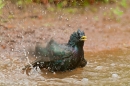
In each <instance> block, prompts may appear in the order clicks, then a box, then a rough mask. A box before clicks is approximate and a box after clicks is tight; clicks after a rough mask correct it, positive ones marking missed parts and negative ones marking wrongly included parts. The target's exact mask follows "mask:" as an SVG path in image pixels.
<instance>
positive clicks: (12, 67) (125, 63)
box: [0, 49, 130, 86]
mask: <svg viewBox="0 0 130 86" xmlns="http://www.w3.org/2000/svg"><path fill="white" fill-rule="evenodd" d="M20 54H21V55H20ZM23 54H24V53H23ZM23 54H22V53H21V52H20V53H19V52H13V51H12V52H10V53H8V52H3V53H2V54H1V58H0V78H1V79H0V86H48V85H49V86H70V85H75V86H80V85H83V86H87V85H88V86H122V85H123V86H129V85H130V49H123V50H120V49H113V50H109V51H100V52H96V53H95V52H91V53H88V52H86V53H85V58H86V59H87V61H88V64H87V65H86V66H85V67H84V68H77V69H75V70H73V71H67V72H56V73H50V72H48V71H46V70H39V69H38V70H37V71H36V70H35V69H33V70H31V71H30V73H29V74H30V75H29V76H28V75H26V73H23V72H22V71H21V69H22V68H23V67H24V65H25V64H27V59H26V58H25V57H23V56H22V55H23ZM11 55H13V56H14V55H15V56H14V58H13V59H11V58H10V57H12V56H11Z"/></svg>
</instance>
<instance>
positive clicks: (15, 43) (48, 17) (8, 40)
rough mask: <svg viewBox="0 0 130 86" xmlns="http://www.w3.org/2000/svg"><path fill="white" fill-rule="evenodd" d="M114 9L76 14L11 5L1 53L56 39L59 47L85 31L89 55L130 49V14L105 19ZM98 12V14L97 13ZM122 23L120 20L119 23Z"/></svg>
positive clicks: (6, 12)
mask: <svg viewBox="0 0 130 86" xmlns="http://www.w3.org/2000/svg"><path fill="white" fill-rule="evenodd" d="M114 7H115V6H114V5H107V6H106V5H105V6H95V7H94V6H92V7H87V8H84V9H80V10H78V9H74V10H76V11H75V12H74V13H69V12H66V9H63V10H62V11H61V10H59V11H53V12H51V11H49V10H45V9H44V8H43V7H42V6H39V5H37V4H32V5H31V6H28V7H26V8H25V9H24V10H20V9H18V8H17V7H16V6H15V5H13V4H10V3H8V4H7V5H6V6H5V7H4V9H3V15H1V24H0V25H1V26H0V28H1V29H0V30H1V31H0V34H1V37H0V40H1V47H0V50H1V51H3V49H4V50H6V49H10V48H13V49H16V48H18V50H22V49H23V48H22V47H21V44H22V45H23V46H28V45H31V44H35V43H36V42H42V43H43V44H45V43H46V42H47V41H49V40H50V39H51V38H52V37H53V38H54V39H55V40H56V41H57V42H59V43H66V42H68V40H69V37H70V35H71V34H72V33H73V32H74V31H77V29H81V30H83V31H84V32H85V33H86V36H87V37H88V40H87V41H86V42H85V46H84V48H85V51H100V50H110V49H113V48H126V47H129V46H130V40H129V38H130V27H129V22H130V16H129V14H130V10H129V9H128V8H127V9H125V10H123V12H124V14H123V15H122V16H116V15H113V16H112V17H111V16H109V15H104V13H107V12H110V8H114ZM93 10H95V11H93ZM116 19H118V20H116Z"/></svg>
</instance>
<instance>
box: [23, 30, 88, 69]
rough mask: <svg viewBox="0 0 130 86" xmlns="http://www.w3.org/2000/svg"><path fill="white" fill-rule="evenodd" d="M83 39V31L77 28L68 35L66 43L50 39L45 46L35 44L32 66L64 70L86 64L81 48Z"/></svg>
mask: <svg viewBox="0 0 130 86" xmlns="http://www.w3.org/2000/svg"><path fill="white" fill-rule="evenodd" d="M85 39H86V36H85V34H84V32H81V31H80V30H78V31H77V32H74V33H73V34H72V35H71V36H70V40H69V41H68V43H67V44H58V43H57V42H55V41H54V40H50V42H49V43H48V44H47V46H46V47H42V46H41V45H37V46H36V48H35V55H36V56H37V59H36V60H35V61H34V62H33V63H32V66H33V67H35V66H39V67H40V68H46V69H48V70H49V71H66V70H72V69H75V68H76V67H84V66H85V65H86V64H87V61H86V60H85V59H84V50H83V46H84V40H85ZM28 67H30V66H29V65H27V66H26V67H25V69H26V68H28Z"/></svg>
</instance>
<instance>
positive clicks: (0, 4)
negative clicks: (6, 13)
mask: <svg viewBox="0 0 130 86" xmlns="http://www.w3.org/2000/svg"><path fill="white" fill-rule="evenodd" d="M4 5H5V4H4V2H3V1H2V0H0V14H1V13H2V8H3V7H4Z"/></svg>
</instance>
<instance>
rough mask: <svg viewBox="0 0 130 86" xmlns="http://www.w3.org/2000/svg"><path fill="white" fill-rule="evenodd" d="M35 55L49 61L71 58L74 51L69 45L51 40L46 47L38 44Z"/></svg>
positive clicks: (41, 59)
mask: <svg viewBox="0 0 130 86" xmlns="http://www.w3.org/2000/svg"><path fill="white" fill-rule="evenodd" d="M35 55H36V56H37V57H38V59H39V60H40V61H43V62H48V61H54V60H61V59H64V58H69V57H71V56H72V55H73V51H72V48H70V47H68V46H67V45H61V44H58V43H56V42H55V41H54V40H50V42H49V43H48V44H47V46H46V47H43V46H41V45H37V46H36V47H35Z"/></svg>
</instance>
